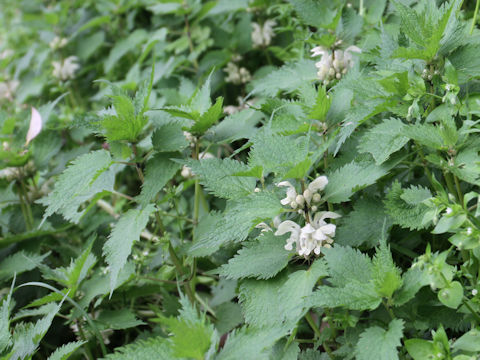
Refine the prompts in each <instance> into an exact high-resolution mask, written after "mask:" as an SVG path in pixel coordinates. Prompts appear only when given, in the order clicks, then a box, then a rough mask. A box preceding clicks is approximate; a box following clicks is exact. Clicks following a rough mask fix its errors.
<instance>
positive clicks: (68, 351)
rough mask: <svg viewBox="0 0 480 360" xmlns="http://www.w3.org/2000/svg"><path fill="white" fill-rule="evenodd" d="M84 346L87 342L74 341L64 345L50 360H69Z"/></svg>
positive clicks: (51, 355)
mask: <svg viewBox="0 0 480 360" xmlns="http://www.w3.org/2000/svg"><path fill="white" fill-rule="evenodd" d="M83 344H85V341H74V342H70V343H68V344H65V345H62V346H60V347H59V348H57V349H56V350H55V351H54V352H53V353H52V354H50V356H49V357H48V360H67V359H68V358H69V357H70V356H71V355H72V354H73V353H74V352H75V351H76V350H77V349H78V348H79V347H80V346H82V345H83Z"/></svg>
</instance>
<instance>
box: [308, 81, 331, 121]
mask: <svg viewBox="0 0 480 360" xmlns="http://www.w3.org/2000/svg"><path fill="white" fill-rule="evenodd" d="M331 104H332V99H331V98H330V97H329V96H328V95H327V92H326V91H325V89H324V88H323V87H321V86H319V87H318V92H317V98H316V99H315V105H314V106H313V107H312V109H311V111H310V113H309V114H308V117H309V118H311V119H315V120H319V121H325V119H326V116H327V113H328V110H329V109H330V105H331Z"/></svg>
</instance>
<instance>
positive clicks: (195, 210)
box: [192, 141, 201, 232]
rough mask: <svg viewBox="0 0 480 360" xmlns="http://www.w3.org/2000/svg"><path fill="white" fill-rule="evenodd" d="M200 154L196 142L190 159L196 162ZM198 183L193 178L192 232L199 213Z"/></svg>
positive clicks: (196, 179) (198, 145)
mask: <svg viewBox="0 0 480 360" xmlns="http://www.w3.org/2000/svg"><path fill="white" fill-rule="evenodd" d="M199 153H200V144H199V142H198V141H197V142H196V143H195V152H194V153H193V154H192V157H193V158H194V159H196V160H198V156H199ZM200 191H201V189H200V182H199V181H198V178H195V198H194V203H193V231H194V232H195V227H196V225H197V223H198V215H199V211H200Z"/></svg>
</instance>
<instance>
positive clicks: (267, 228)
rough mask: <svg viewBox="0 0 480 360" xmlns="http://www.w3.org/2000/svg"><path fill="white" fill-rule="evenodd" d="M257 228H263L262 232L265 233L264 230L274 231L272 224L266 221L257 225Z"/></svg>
mask: <svg viewBox="0 0 480 360" xmlns="http://www.w3.org/2000/svg"><path fill="white" fill-rule="evenodd" d="M255 228H256V229H261V230H260V232H261V233H264V232H267V231H272V228H271V227H270V226H268V224H267V223H264V222H261V223H260V224H258V225H256V226H255Z"/></svg>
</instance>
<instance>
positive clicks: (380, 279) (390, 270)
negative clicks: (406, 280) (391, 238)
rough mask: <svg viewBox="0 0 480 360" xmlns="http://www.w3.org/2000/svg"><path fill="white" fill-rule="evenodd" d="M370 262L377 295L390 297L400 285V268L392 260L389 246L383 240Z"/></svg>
mask: <svg viewBox="0 0 480 360" xmlns="http://www.w3.org/2000/svg"><path fill="white" fill-rule="evenodd" d="M372 264H373V272H372V278H373V282H374V284H375V289H376V291H377V293H378V295H380V296H382V297H385V298H388V299H390V298H391V297H392V295H393V293H394V292H395V291H396V290H397V289H398V288H400V287H401V286H402V277H401V271H400V269H399V268H398V267H396V266H395V264H394V262H393V258H392V254H391V252H390V248H389V247H388V245H387V244H386V241H385V240H383V241H381V242H380V246H379V247H378V249H377V251H376V253H375V256H374V258H373V261H372Z"/></svg>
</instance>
